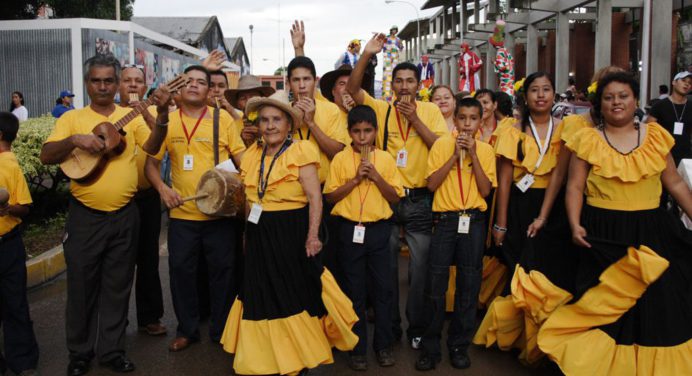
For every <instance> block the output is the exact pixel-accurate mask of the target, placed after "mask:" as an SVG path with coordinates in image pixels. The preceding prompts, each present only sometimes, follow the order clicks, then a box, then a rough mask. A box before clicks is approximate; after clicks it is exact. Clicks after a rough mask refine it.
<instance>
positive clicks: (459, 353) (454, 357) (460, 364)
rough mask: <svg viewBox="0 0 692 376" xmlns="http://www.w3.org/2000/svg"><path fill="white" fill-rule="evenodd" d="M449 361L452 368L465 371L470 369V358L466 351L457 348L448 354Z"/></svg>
mask: <svg viewBox="0 0 692 376" xmlns="http://www.w3.org/2000/svg"><path fill="white" fill-rule="evenodd" d="M449 360H450V361H451V363H452V367H454V368H457V369H466V368H469V367H471V358H469V353H468V350H466V349H462V348H460V347H457V348H455V349H452V350H451V351H450V352H449Z"/></svg>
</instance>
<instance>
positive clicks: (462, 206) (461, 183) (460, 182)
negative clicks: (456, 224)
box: [457, 161, 473, 210]
mask: <svg viewBox="0 0 692 376" xmlns="http://www.w3.org/2000/svg"><path fill="white" fill-rule="evenodd" d="M457 179H458V180H459V194H460V195H461V209H462V210H466V202H467V201H468V199H469V196H471V184H473V172H472V173H471V180H470V181H469V196H466V200H464V182H463V181H462V180H461V163H459V161H457Z"/></svg>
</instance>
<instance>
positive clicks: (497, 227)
mask: <svg viewBox="0 0 692 376" xmlns="http://www.w3.org/2000/svg"><path fill="white" fill-rule="evenodd" d="M493 230H495V231H499V232H507V227H500V226H498V225H497V224H495V225H493Z"/></svg>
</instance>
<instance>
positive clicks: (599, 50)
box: [594, 0, 672, 71]
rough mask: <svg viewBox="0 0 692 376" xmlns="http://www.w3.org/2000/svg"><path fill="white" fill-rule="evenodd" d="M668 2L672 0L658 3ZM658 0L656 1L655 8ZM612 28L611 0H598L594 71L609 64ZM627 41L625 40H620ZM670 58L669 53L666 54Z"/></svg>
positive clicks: (657, 5)
mask: <svg viewBox="0 0 692 376" xmlns="http://www.w3.org/2000/svg"><path fill="white" fill-rule="evenodd" d="M665 2H670V3H671V4H672V0H664V1H660V3H665ZM658 7H659V1H656V7H655V8H654V11H655V9H657V8H658ZM671 12H672V9H671ZM668 28H669V29H670V19H669V20H668ZM612 30H613V2H612V0H599V1H598V18H597V22H596V50H595V54H594V55H595V56H594V71H597V70H599V69H601V68H603V67H605V66H608V65H610V39H611V35H612ZM622 43H627V41H622ZM668 59H670V55H668Z"/></svg>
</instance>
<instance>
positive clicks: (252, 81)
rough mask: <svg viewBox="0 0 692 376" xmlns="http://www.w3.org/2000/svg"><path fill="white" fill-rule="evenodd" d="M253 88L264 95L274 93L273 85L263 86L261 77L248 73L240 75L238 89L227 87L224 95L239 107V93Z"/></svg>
mask: <svg viewBox="0 0 692 376" xmlns="http://www.w3.org/2000/svg"><path fill="white" fill-rule="evenodd" d="M251 90H257V91H259V92H260V94H261V95H262V96H263V97H268V96H270V95H272V94H273V93H274V88H272V87H271V86H262V82H261V81H260V79H259V77H257V76H251V75H247V76H243V77H240V80H238V88H237V89H227V90H226V91H225V92H224V93H223V95H224V96H225V97H226V100H227V101H228V103H230V104H231V106H233V107H235V108H238V95H239V94H240V93H243V92H247V91H251ZM239 110H241V111H244V110H245V109H244V108H239Z"/></svg>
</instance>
